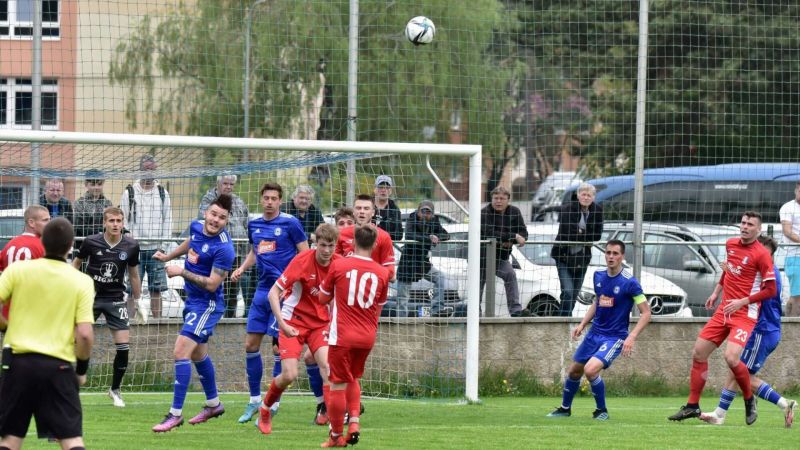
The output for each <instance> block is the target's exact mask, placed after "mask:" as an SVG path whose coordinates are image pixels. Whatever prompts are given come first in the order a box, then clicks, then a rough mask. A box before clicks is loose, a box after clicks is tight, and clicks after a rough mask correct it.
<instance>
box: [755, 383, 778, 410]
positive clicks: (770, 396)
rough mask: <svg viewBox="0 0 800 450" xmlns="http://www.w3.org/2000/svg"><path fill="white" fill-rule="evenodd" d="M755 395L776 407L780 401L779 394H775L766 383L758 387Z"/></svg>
mask: <svg viewBox="0 0 800 450" xmlns="http://www.w3.org/2000/svg"><path fill="white" fill-rule="evenodd" d="M756 395H758V396H759V397H761V398H763V399H764V400H766V401H768V402H770V403H774V404H776V405H777V404H778V400H780V399H781V396H780V394H778V393H777V392H775V390H774V389H772V386H770V385H768V384H767V383H761V386H759V387H758V391H756Z"/></svg>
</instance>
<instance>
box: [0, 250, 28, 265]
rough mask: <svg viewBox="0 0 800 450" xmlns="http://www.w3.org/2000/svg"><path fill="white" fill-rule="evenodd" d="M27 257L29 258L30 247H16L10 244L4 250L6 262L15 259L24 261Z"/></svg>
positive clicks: (15, 260) (9, 262)
mask: <svg viewBox="0 0 800 450" xmlns="http://www.w3.org/2000/svg"><path fill="white" fill-rule="evenodd" d="M27 259H31V249H29V248H28V247H20V248H19V249H17V247H15V246H12V247H9V249H8V250H7V251H6V260H7V261H8V264H11V263H14V262H17V261H25V260H27Z"/></svg>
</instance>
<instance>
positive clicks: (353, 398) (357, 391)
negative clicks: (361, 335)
mask: <svg viewBox="0 0 800 450" xmlns="http://www.w3.org/2000/svg"><path fill="white" fill-rule="evenodd" d="M371 351H372V349H369V348H366V349H364V348H353V349H350V373H351V375H352V377H353V381H351V382H350V383H347V388H346V389H345V400H346V404H347V406H346V407H347V412H348V414H349V421H348V422H347V434H346V435H345V437H344V439H345V441H346V442H347V443H348V444H350V445H355V444H357V443H358V441H359V439H360V437H361V382H360V380H361V377H362V376H364V368H365V367H366V365H367V357H369V353H370V352H371Z"/></svg>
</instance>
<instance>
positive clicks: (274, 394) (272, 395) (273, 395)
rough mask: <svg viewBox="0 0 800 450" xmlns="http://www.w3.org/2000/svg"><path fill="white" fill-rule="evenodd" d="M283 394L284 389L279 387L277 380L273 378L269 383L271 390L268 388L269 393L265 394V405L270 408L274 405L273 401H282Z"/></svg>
mask: <svg viewBox="0 0 800 450" xmlns="http://www.w3.org/2000/svg"><path fill="white" fill-rule="evenodd" d="M281 394H283V389H281V388H279V387H278V386H277V385H276V384H275V380H273V381H272V382H271V383H270V384H269V390H267V395H266V396H264V406H266V407H267V408H269V407H270V406H272V405H273V403H275V402H277V401H280V399H281Z"/></svg>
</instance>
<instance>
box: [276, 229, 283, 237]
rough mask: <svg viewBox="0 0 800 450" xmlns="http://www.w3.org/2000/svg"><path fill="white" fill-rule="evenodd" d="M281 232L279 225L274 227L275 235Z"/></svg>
mask: <svg viewBox="0 0 800 450" xmlns="http://www.w3.org/2000/svg"><path fill="white" fill-rule="evenodd" d="M281 233H283V230H281V227H275V236H280V235H281Z"/></svg>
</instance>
